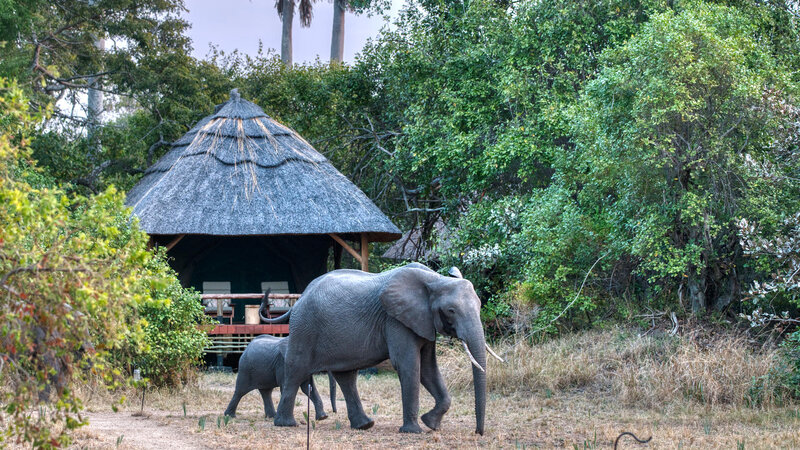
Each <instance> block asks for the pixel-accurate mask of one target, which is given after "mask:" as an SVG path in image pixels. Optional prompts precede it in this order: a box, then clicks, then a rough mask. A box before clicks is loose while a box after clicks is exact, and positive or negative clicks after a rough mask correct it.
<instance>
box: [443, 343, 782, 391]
mask: <svg viewBox="0 0 800 450" xmlns="http://www.w3.org/2000/svg"><path fill="white" fill-rule="evenodd" d="M439 347H440V355H439V361H440V366H441V368H442V371H443V372H444V376H445V379H447V380H448V384H449V386H450V387H451V388H452V389H456V390H459V389H470V385H471V382H472V375H471V371H470V369H469V361H466V356H465V355H464V352H463V350H462V349H461V348H460V347H459V346H456V345H455V344H453V345H451V346H448V345H440V346H439ZM496 347H497V348H496V350H499V352H498V353H500V354H501V356H503V358H505V360H506V362H505V363H500V362H498V361H496V360H491V362H490V363H489V368H488V370H487V373H488V375H487V385H488V388H489V389H490V390H491V391H492V392H496V393H499V394H501V395H508V394H512V393H515V392H541V393H543V394H544V395H548V396H549V395H552V394H558V393H568V392H574V391H578V390H579V391H584V392H590V393H595V394H597V395H603V396H611V397H614V398H615V399H616V400H617V401H620V402H622V403H624V404H627V405H630V406H640V407H656V406H659V405H665V404H674V403H680V402H690V403H696V404H703V405H721V404H727V405H734V406H756V405H758V406H771V405H776V404H784V403H785V402H786V401H788V396H787V395H786V394H785V393H784V392H785V390H784V389H782V388H781V386H779V384H778V383H777V382H775V377H770V376H769V375H770V373H772V372H774V371H775V370H778V366H779V364H780V362H781V357H780V350H779V349H776V348H768V347H765V348H757V347H755V346H753V345H752V344H751V343H749V342H748V341H747V339H746V338H744V337H742V336H740V335H737V334H735V333H722V334H719V335H716V336H713V337H701V336H697V335H693V334H687V335H683V336H669V335H668V334H664V333H661V334H654V335H649V336H640V335H638V334H637V333H635V332H633V331H629V330H624V329H619V328H615V329H611V330H603V331H587V332H583V333H577V334H572V335H568V336H563V337H559V338H555V339H552V340H548V341H545V342H542V343H531V342H530V341H527V340H510V341H506V342H502V343H499V344H497V345H496ZM465 361H466V362H465Z"/></svg>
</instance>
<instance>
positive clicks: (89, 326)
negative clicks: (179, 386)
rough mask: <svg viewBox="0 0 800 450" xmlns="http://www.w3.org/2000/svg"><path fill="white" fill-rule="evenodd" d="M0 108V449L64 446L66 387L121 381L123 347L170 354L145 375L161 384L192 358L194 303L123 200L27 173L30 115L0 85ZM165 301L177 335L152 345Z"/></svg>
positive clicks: (73, 401) (72, 398) (75, 422)
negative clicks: (71, 192)
mask: <svg viewBox="0 0 800 450" xmlns="http://www.w3.org/2000/svg"><path fill="white" fill-rule="evenodd" d="M0 106H2V107H0V323H2V327H0V368H2V369H0V381H1V382H0V398H2V403H3V405H4V406H3V413H2V414H3V428H2V430H0V443H2V442H3V441H5V440H7V439H14V440H16V441H18V442H27V443H29V444H32V445H33V446H34V447H56V446H63V445H65V444H67V443H68V441H69V435H68V432H69V430H72V429H74V428H76V427H79V426H81V425H84V424H86V420H85V418H84V417H83V416H82V415H81V409H82V404H81V400H80V398H78V397H77V396H76V394H75V392H74V390H73V389H72V387H73V385H74V384H75V383H76V382H78V381H82V382H89V381H91V382H99V383H101V384H102V385H105V386H108V387H115V386H118V385H119V384H120V383H122V382H123V381H124V380H125V374H123V372H122V370H121V369H124V367H120V365H119V364H118V363H119V362H120V361H121V360H122V358H121V357H120V355H122V353H120V352H121V350H122V349H123V348H124V346H125V345H126V343H136V346H135V347H136V348H137V349H138V351H139V352H140V354H145V355H151V354H152V356H150V357H151V358H155V357H159V358H164V354H165V353H167V352H169V351H172V352H174V353H173V355H171V359H167V358H164V359H167V360H168V361H170V364H166V365H164V366H161V367H156V368H154V369H152V370H151V372H152V374H153V375H155V376H156V377H162V378H164V379H169V378H168V375H166V374H164V373H162V371H165V370H175V369H176V368H179V367H182V368H185V367H186V366H187V365H188V364H190V363H191V362H192V361H193V360H194V359H193V358H196V356H194V355H196V354H197V352H198V351H202V347H203V340H202V339H203V338H204V337H203V333H202V331H201V330H199V329H197V328H196V322H197V317H198V314H197V311H198V309H199V303H198V304H196V306H195V307H194V309H192V307H191V306H190V305H188V302H189V299H190V298H192V295H191V294H189V293H186V292H185V291H183V290H182V289H180V288H179V287H178V285H177V281H176V280H175V277H174V274H172V273H171V271H169V269H168V267H167V265H166V264H165V263H164V261H163V258H155V257H154V256H153V254H152V253H151V252H149V251H148V250H147V240H148V237H147V235H146V234H145V233H144V232H143V231H141V230H139V228H138V226H137V225H136V223H135V222H133V221H131V219H130V210H129V209H128V208H126V207H125V206H124V204H123V200H124V198H123V195H121V194H120V193H118V192H117V191H116V190H115V189H114V188H108V189H107V190H105V191H104V192H102V193H100V194H98V195H96V196H92V197H88V198H87V197H81V196H72V197H69V196H67V195H66V194H65V193H64V192H63V191H62V190H60V189H58V188H52V187H47V185H48V183H47V179H46V178H42V177H38V176H37V175H36V174H37V169H36V167H35V166H34V165H33V163H32V161H31V160H30V148H29V136H30V134H31V131H32V129H33V128H32V127H33V125H34V124H35V123H37V121H38V118H36V117H32V116H30V115H29V114H28V113H27V112H26V111H27V101H26V99H25V98H24V97H23V96H22V94H21V91H20V90H19V89H18V88H17V87H16V85H15V84H13V83H8V82H6V81H5V80H2V79H0ZM26 180H36V181H37V183H38V184H41V185H42V186H43V187H36V188H35V187H33V186H31V185H30V184H28V183H27V182H26ZM168 296H175V297H177V298H178V301H177V302H176V304H177V305H178V306H177V307H176V308H177V309H176V310H175V312H174V313H172V317H171V318H170V319H169V320H168V321H167V323H164V324H163V325H162V326H165V327H166V326H169V328H170V329H171V330H172V331H173V332H178V333H185V336H186V338H184V339H179V340H176V342H169V343H168V344H166V345H163V344H158V343H156V344H153V343H151V342H149V341H148V339H150V337H151V335H152V334H153V333H152V332H151V333H149V334H148V330H147V325H148V322H149V320H150V319H149V318H150V317H153V318H154V319H155V320H153V322H154V323H155V324H161V323H163V322H159V320H160V317H159V315H158V314H157V312H159V311H171V310H170V309H169V307H170V305H172V302H171V301H170V300H169V299H168ZM151 340H152V339H151ZM186 345H197V346H198V347H197V348H196V349H191V350H190V349H186V348H182V347H181V346H186ZM165 346H171V347H170V348H171V350H163V348H164V347H165ZM159 352H161V353H159Z"/></svg>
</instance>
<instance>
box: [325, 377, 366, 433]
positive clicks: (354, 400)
mask: <svg viewBox="0 0 800 450" xmlns="http://www.w3.org/2000/svg"><path fill="white" fill-rule="evenodd" d="M333 377H334V378H335V379H336V382H337V383H339V387H341V388H342V394H343V395H344V401H345V403H346V404H347V418H348V419H350V428H355V429H357V430H366V429H369V428H371V427H372V426H373V425H375V421H374V420H372V419H370V418H369V417H368V416H367V415H366V414H365V413H364V408H363V407H362V406H361V398H359V396H358V388H357V387H356V379H357V377H358V371H357V370H350V371H347V372H333Z"/></svg>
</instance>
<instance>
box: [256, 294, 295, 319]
mask: <svg viewBox="0 0 800 450" xmlns="http://www.w3.org/2000/svg"><path fill="white" fill-rule="evenodd" d="M268 312H269V290H267V292H266V293H265V294H264V299H263V300H262V301H261V307H260V308H258V315H259V316H261V321H262V322H266V323H289V317H290V316H291V315H292V309H291V308H289V311H286V313H285V314H284V315H282V316H280V317H276V318H274V319H270V318H269V317H268V316H267V314H268Z"/></svg>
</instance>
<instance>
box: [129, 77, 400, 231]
mask: <svg viewBox="0 0 800 450" xmlns="http://www.w3.org/2000/svg"><path fill="white" fill-rule="evenodd" d="M127 203H128V204H129V205H131V206H133V210H134V214H135V215H136V216H137V217H138V218H139V221H140V224H141V226H142V228H144V230H146V231H147V232H148V233H150V234H154V235H180V234H203V235H215V236H245V235H285V234H290V235H313V234H329V233H337V234H361V233H367V234H368V235H369V240H370V241H392V240H395V239H397V238H398V237H400V230H399V229H398V228H397V227H396V226H395V225H394V224H392V222H391V221H389V219H388V218H387V217H386V216H385V215H384V214H383V213H382V212H381V211H380V210H379V209H378V208H377V207H376V206H375V205H374V204H373V203H372V201H371V200H370V199H369V198H367V196H366V195H364V193H363V192H361V190H359V189H358V188H357V187H356V186H355V185H354V184H353V183H352V182H350V180H348V179H347V178H346V177H345V176H344V175H342V174H341V173H339V172H338V171H337V170H336V168H334V167H333V165H332V164H331V163H330V161H328V160H327V159H326V158H325V157H324V156H322V155H321V154H320V153H318V152H317V151H316V150H314V148H313V147H311V145H310V144H309V143H308V142H306V141H305V139H303V138H302V137H300V135H298V134H297V133H296V132H295V131H293V130H291V129H289V128H287V127H285V126H284V125H282V124H280V123H278V122H276V121H275V120H273V119H271V118H270V117H269V116H267V115H266V114H265V113H264V111H262V110H261V108H259V107H258V106H256V105H255V104H253V103H250V102H248V101H246V100H243V99H241V98H240V97H239V94H238V93H237V92H236V90H234V91H233V92H231V99H230V100H229V101H228V102H227V103H224V104H223V105H221V107H220V108H219V109H218V110H217V111H216V112H215V113H214V114H212V115H210V116H208V117H206V118H204V119H203V120H201V121H200V122H199V123H198V124H197V125H195V127H194V128H192V129H191V130H190V131H189V132H188V133H186V134H185V135H184V136H183V137H182V138H180V139H179V140H177V141H176V142H175V143H174V144H173V146H172V148H171V149H170V151H169V152H167V154H166V155H164V156H163V157H162V158H161V159H160V160H159V161H158V162H156V163H155V164H154V165H153V166H151V167H150V168H148V169H147V170H146V171H145V175H144V177H143V178H142V180H141V181H139V183H138V184H137V185H136V186H135V187H134V188H133V189H131V191H130V193H129V194H128V199H127Z"/></svg>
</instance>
